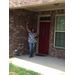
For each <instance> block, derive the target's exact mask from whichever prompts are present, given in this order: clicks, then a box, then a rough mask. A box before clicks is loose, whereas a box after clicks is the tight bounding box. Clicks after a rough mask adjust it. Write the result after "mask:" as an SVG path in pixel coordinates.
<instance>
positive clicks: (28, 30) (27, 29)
mask: <svg viewBox="0 0 75 75" xmlns="http://www.w3.org/2000/svg"><path fill="white" fill-rule="evenodd" d="M28 24H29V21H28V22H27V23H26V29H27V31H28V32H29V28H28Z"/></svg>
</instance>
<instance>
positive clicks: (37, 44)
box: [36, 15, 51, 54]
mask: <svg viewBox="0 0 75 75" xmlns="http://www.w3.org/2000/svg"><path fill="white" fill-rule="evenodd" d="M45 16H51V15H38V23H37V33H38V34H39V23H40V22H50V21H40V17H45ZM38 46H39V38H38V39H37V43H36V54H37V53H38Z"/></svg>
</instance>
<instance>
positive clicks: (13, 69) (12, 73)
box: [9, 63, 40, 75]
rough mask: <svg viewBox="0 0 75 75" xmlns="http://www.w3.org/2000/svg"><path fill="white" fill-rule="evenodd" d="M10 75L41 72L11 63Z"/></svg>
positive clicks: (29, 74) (34, 74)
mask: <svg viewBox="0 0 75 75" xmlns="http://www.w3.org/2000/svg"><path fill="white" fill-rule="evenodd" d="M9 75H40V74H39V73H37V72H34V71H31V70H26V69H24V68H20V67H17V66H15V65H13V64H11V63H10V64H9Z"/></svg>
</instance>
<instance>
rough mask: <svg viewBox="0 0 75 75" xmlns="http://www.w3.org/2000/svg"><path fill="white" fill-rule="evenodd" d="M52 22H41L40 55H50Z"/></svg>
mask: <svg viewBox="0 0 75 75" xmlns="http://www.w3.org/2000/svg"><path fill="white" fill-rule="evenodd" d="M49 33H50V22H40V26H39V48H38V49H39V50H38V53H40V54H46V55H48V51H49Z"/></svg>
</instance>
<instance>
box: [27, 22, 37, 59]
mask: <svg viewBox="0 0 75 75" xmlns="http://www.w3.org/2000/svg"><path fill="white" fill-rule="evenodd" d="M28 24H29V22H27V23H26V29H27V31H28V33H29V37H28V42H29V48H30V56H29V58H31V57H33V53H34V47H35V44H36V42H37V41H36V39H37V38H38V36H37V33H36V32H35V29H34V28H33V27H32V28H31V30H29V28H28Z"/></svg>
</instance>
